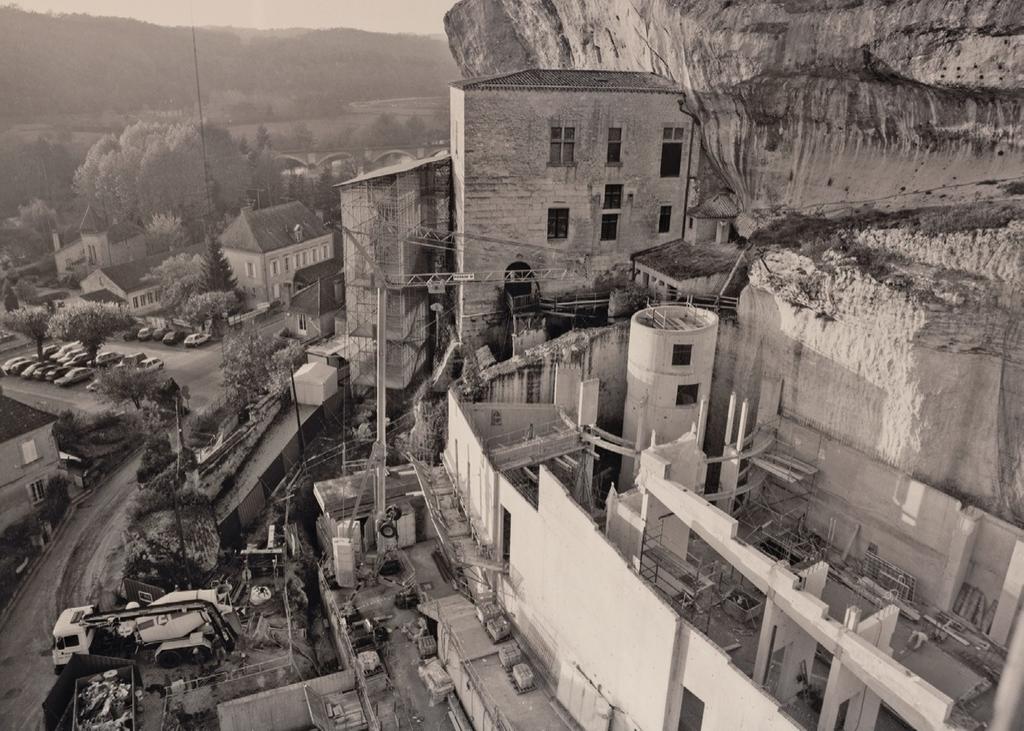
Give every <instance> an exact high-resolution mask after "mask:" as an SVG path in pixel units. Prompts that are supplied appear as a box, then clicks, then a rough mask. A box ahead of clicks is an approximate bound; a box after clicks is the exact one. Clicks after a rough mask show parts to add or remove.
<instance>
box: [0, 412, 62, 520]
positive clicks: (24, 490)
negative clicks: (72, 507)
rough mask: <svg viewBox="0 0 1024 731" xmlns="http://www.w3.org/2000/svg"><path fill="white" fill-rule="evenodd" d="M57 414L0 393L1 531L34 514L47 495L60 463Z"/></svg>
mask: <svg viewBox="0 0 1024 731" xmlns="http://www.w3.org/2000/svg"><path fill="white" fill-rule="evenodd" d="M56 420H57V417H55V416H53V415H52V414H47V413H46V412H44V411H40V410H39V409H35V408H33V407H31V406H28V405H27V404H23V403H21V402H20V401H16V400H14V399H12V398H10V397H8V396H4V395H2V394H0V464H2V465H3V466H4V469H3V475H2V476H0V531H2V530H3V529H4V528H6V527H7V526H9V525H11V524H13V523H16V522H17V521H19V520H21V519H23V518H25V517H26V516H27V515H29V514H31V513H32V511H33V510H34V509H35V507H36V506H37V505H39V504H41V503H42V502H43V500H44V499H45V498H46V483H47V480H49V479H50V478H51V477H54V476H55V475H56V474H57V472H58V469H59V467H60V454H59V452H58V450H57V440H56V439H54V436H53V423H54V422H55V421H56Z"/></svg>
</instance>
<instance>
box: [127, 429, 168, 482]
mask: <svg viewBox="0 0 1024 731" xmlns="http://www.w3.org/2000/svg"><path fill="white" fill-rule="evenodd" d="M174 460H175V454H174V450H172V449H171V440H170V439H168V438H167V435H166V434H158V435H155V436H151V437H149V438H148V439H147V440H146V444H145V446H144V447H143V451H142V463H141V464H140V465H139V469H138V471H136V473H135V477H136V479H137V480H138V481H139V482H140V483H146V482H149V481H150V480H151V479H153V478H154V477H156V476H157V475H158V474H160V473H161V472H163V471H164V470H165V469H167V467H169V466H170V465H172V464H174Z"/></svg>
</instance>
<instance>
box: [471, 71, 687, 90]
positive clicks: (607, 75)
mask: <svg viewBox="0 0 1024 731" xmlns="http://www.w3.org/2000/svg"><path fill="white" fill-rule="evenodd" d="M451 85H452V86H454V87H455V88H457V89H468V90H475V89H560V90H563V91H630V92H655V93H662V94H666V93H667V94H678V93H680V91H681V90H680V88H679V85H678V84H676V83H675V82H674V81H672V80H671V79H666V78H665V77H664V76H659V75H657V74H652V73H650V72H646V71H606V70H603V69H525V70H523V71H513V72H512V73H508V74H498V75H496V76H482V77H477V78H472V79H463V80H462V81H454V82H452V84H451Z"/></svg>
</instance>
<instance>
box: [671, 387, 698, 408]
mask: <svg viewBox="0 0 1024 731" xmlns="http://www.w3.org/2000/svg"><path fill="white" fill-rule="evenodd" d="M684 389H685V390H684ZM691 389H692V390H693V401H687V402H685V403H680V401H679V398H680V396H682V395H683V394H684V393H689V392H690V390H691ZM699 402H700V384H699V383H680V384H677V385H676V404H675V405H676V406H681V407H690V406H696V405H697V404H698V403H699Z"/></svg>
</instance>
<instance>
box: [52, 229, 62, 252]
mask: <svg viewBox="0 0 1024 731" xmlns="http://www.w3.org/2000/svg"><path fill="white" fill-rule="evenodd" d="M50 235H51V236H52V237H53V250H54V251H60V233H58V232H57V231H54V232H53V233H52V234H50Z"/></svg>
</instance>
